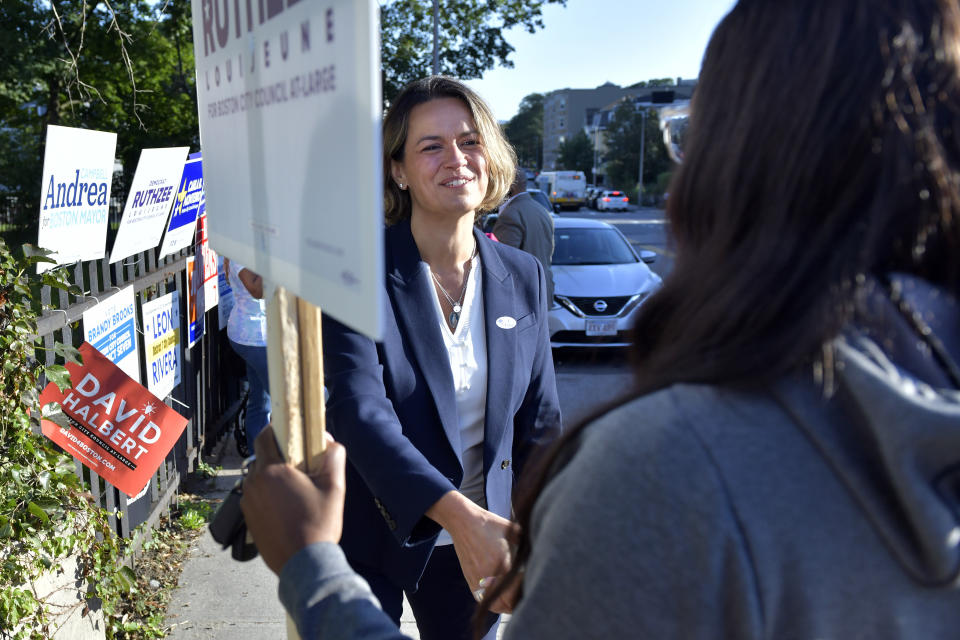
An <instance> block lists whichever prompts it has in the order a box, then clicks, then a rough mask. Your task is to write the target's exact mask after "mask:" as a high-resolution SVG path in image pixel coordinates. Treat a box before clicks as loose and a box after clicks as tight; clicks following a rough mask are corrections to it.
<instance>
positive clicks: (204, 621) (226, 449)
mask: <svg viewBox="0 0 960 640" xmlns="http://www.w3.org/2000/svg"><path fill="white" fill-rule="evenodd" d="M215 456H216V457H215V459H213V460H208V462H210V463H211V464H212V465H214V466H218V465H219V466H220V467H221V468H220V470H219V472H218V473H217V477H216V479H215V480H214V481H213V482H212V485H213V487H214V488H213V489H211V490H210V491H209V492H207V493H206V495H207V496H208V497H214V498H223V497H224V496H226V495H227V493H229V491H230V489H231V488H232V487H233V485H234V483H236V481H237V479H238V478H239V477H240V462H241V458H240V457H239V455H238V454H237V449H236V445H235V444H234V441H233V437H232V436H229V437H227V438H225V439H224V441H223V442H221V443H220V444H219V445H218V447H217V450H216V452H215ZM217 458H219V460H218V459H217ZM400 623H401V626H400V629H401V631H403V632H404V633H405V634H407V635H408V636H410V637H411V638H415V639H417V640H419V633H417V626H416V624H415V623H414V620H413V614H412V613H411V612H410V609H409V607H408V606H407V604H406V601H404V610H403V616H402V618H401V620H400ZM165 624H166V625H167V626H169V627H170V632H169V634H168V635H167V637H168V638H172V639H174V640H236V639H237V638H243V639H244V640H282V639H283V638H286V625H287V623H286V613H285V612H284V610H283V607H282V606H281V605H280V601H279V600H278V599H277V577H276V576H275V575H273V573H272V572H271V571H270V570H269V569H268V568H267V565H265V564H264V563H263V560H261V559H260V558H256V559H254V560H251V561H250V562H236V561H234V560H233V559H232V558H231V557H230V551H229V550H226V551H222V550H221V549H220V545H219V544H217V543H216V542H214V540H213V538H211V537H210V534H209V532H206V533H204V535H203V536H201V537H200V538H198V539H197V540H196V541H195V542H194V543H193V545H192V546H191V548H190V552H189V556H188V557H187V559H186V560H185V561H184V563H183V572H182V573H181V574H180V581H179V584H178V585H177V588H176V589H175V590H174V592H173V595H172V597H171V599H170V604H169V606H168V607H167V615H166V620H165ZM505 626H506V625H505V624H504V623H501V625H500V631H501V633H502V631H503V629H504V627H505Z"/></svg>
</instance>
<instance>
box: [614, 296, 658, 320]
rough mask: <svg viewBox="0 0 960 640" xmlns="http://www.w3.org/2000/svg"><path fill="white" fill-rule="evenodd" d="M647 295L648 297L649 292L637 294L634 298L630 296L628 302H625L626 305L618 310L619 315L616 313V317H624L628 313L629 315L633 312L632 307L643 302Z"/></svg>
mask: <svg viewBox="0 0 960 640" xmlns="http://www.w3.org/2000/svg"><path fill="white" fill-rule="evenodd" d="M649 295H650V292H649V291H648V292H645V293H638V294H636V295H634V296H631V298H630V299H629V300H627V303H626V304H625V305H623V308H622V309H620V313H618V314H617V315H618V316H625V315H627V314H628V313H630V312H631V311H633V309H634V307H636V306H638V305H639V304H640V303H641V302H643V301H644V300H646V299H647V296H649Z"/></svg>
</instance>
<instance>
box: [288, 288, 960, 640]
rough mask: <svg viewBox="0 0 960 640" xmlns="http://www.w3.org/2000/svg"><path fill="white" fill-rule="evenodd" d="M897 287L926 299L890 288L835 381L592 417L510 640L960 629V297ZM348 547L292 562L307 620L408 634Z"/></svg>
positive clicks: (313, 633) (549, 520)
mask: <svg viewBox="0 0 960 640" xmlns="http://www.w3.org/2000/svg"><path fill="white" fill-rule="evenodd" d="M896 287H897V291H898V292H900V293H902V295H903V298H904V299H906V300H909V301H910V307H911V309H912V310H913V311H915V312H916V315H915V316H913V315H912V314H907V315H904V314H902V313H899V312H898V311H897V310H896V309H895V308H894V306H893V305H892V304H891V303H890V301H889V300H888V299H887V298H886V296H877V297H876V300H872V301H871V304H870V305H868V308H869V309H870V314H869V317H867V318H865V319H864V321H863V322H862V323H860V324H859V325H858V327H857V328H856V329H853V330H850V331H848V332H846V333H845V334H844V335H843V336H842V337H840V338H838V339H837V341H836V343H835V346H836V353H837V356H838V360H837V365H836V367H835V369H834V372H835V379H834V380H832V381H829V380H828V381H826V382H823V381H821V383H815V382H814V380H813V378H814V376H813V373H812V372H810V371H798V372H796V373H795V374H794V375H791V376H788V377H786V378H784V379H781V380H779V381H776V382H774V383H772V384H771V385H770V386H769V387H768V388H767V389H766V390H763V391H756V390H754V391H750V392H745V391H736V390H731V389H727V388H723V387H717V386H698V385H675V386H672V387H669V388H667V389H664V390H662V391H659V392H657V393H653V394H649V395H646V396H644V397H641V398H638V399H636V400H633V401H631V402H629V403H627V404H624V405H622V406H620V407H618V408H617V409H615V410H613V411H611V412H610V413H608V414H606V415H605V416H604V417H602V418H600V419H599V420H597V421H596V422H595V423H594V424H592V425H590V426H589V427H588V428H587V429H586V431H585V432H584V435H583V437H582V440H581V443H580V447H579V449H578V450H577V452H576V454H575V455H574V456H573V458H572V459H571V461H570V462H569V463H568V464H567V465H566V466H565V467H564V468H563V469H562V470H561V471H560V472H559V473H558V474H557V475H556V477H555V478H554V479H553V480H552V481H551V482H550V483H549V484H548V486H547V487H546V489H545V490H544V492H543V493H542V494H541V496H540V498H539V500H538V501H537V504H536V507H535V510H534V515H533V525H532V531H531V534H532V548H533V554H532V556H531V558H530V561H529V563H528V566H527V568H526V572H525V577H524V597H523V599H522V601H521V602H520V605H519V606H518V608H517V609H516V610H515V612H514V615H513V616H512V619H511V620H510V622H509V623H508V624H507V627H506V633H505V638H524V639H526V638H543V639H547V638H549V639H551V640H554V639H565V638H570V639H573V638H578V639H579V638H649V639H657V640H661V639H665V638H683V639H696V638H736V639H753V638H758V639H759V638H764V639H773V638H776V639H783V640H792V639H797V640H800V639H803V640H820V639H837V640H841V639H842V640H852V639H857V638H863V639H871V640H875V639H887V638H889V639H894V638H897V639H919V638H923V639H926V638H958V637H960V588H958V587H960V392H958V391H957V386H956V384H957V383H956V382H955V381H954V380H953V379H951V377H950V375H949V373H948V372H949V371H950V369H951V367H953V368H954V369H955V368H956V363H957V362H958V361H960V308H958V306H957V303H956V300H954V299H952V298H951V297H950V296H948V295H946V294H944V293H943V292H942V291H938V290H937V289H935V288H932V287H930V286H929V285H927V284H925V283H923V282H921V281H918V280H914V279H910V278H899V279H897V285H896ZM908 319H913V320H918V321H919V323H914V322H912V321H908ZM913 324H919V326H920V327H921V332H924V333H927V334H928V337H927V338H926V339H924V338H922V337H921V335H920V333H918V332H917V331H916V329H915V327H914V326H912V325H913ZM881 344H882V345H883V349H881V348H880V347H879V346H878V345H881ZM931 344H933V345H934V348H931V346H930V345H931ZM944 356H946V357H947V361H944V359H943V358H944ZM951 362H952V364H951ZM954 373H956V372H954ZM831 387H832V389H831ZM337 551H338V550H337V548H336V547H335V546H334V545H314V546H313V547H308V548H307V549H305V550H304V551H302V552H301V553H300V554H299V555H298V556H296V557H295V558H294V559H293V560H292V561H291V562H290V563H288V565H287V567H286V568H285V569H284V572H283V574H282V575H281V588H280V592H281V599H282V600H283V601H284V603H285V605H286V606H287V609H288V610H289V611H290V612H291V613H292V614H293V616H294V619H295V620H296V621H297V622H298V625H300V629H301V634H302V635H303V636H304V638H393V637H401V636H400V635H399V632H398V631H397V630H396V628H395V627H393V625H392V624H391V623H390V621H389V620H388V619H387V618H386V616H383V615H382V614H381V613H380V612H379V611H378V610H377V608H376V604H375V600H374V599H372V596H370V595H369V589H367V588H366V585H365V584H363V581H362V580H361V579H359V578H357V577H356V576H355V575H354V574H352V572H350V571H349V568H348V567H347V566H346V564H345V563H344V562H343V560H342V557H340V556H338V555H337Z"/></svg>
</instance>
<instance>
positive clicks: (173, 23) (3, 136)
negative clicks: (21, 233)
mask: <svg viewBox="0 0 960 640" xmlns="http://www.w3.org/2000/svg"><path fill="white" fill-rule="evenodd" d="M193 69H194V59H193V35H192V28H191V21H190V3H188V2H160V1H158V0H154V1H147V0H130V1H127V2H115V3H100V2H96V3H91V2H89V1H88V0H59V1H58V2H54V3H50V2H47V1H46V0H18V1H17V2H0V121H2V122H3V123H4V124H5V125H6V126H5V127H3V128H2V129H0V175H2V176H3V186H4V187H5V188H6V189H7V191H8V193H7V195H8V196H10V195H12V196H15V197H16V198H17V200H18V205H19V208H20V210H21V215H22V216H23V218H24V219H25V220H28V221H30V222H32V223H33V224H35V222H36V211H37V207H38V204H39V197H40V189H39V188H38V187H39V186H40V185H39V182H40V175H41V170H42V167H43V139H44V132H45V130H46V125H48V124H59V125H63V126H73V127H84V128H88V129H99V130H103V131H114V132H116V133H117V134H118V136H117V156H118V157H119V158H120V160H121V162H122V163H123V166H124V174H123V179H122V182H121V184H120V185H114V192H115V194H116V195H118V196H120V197H121V198H122V197H123V195H124V194H125V192H126V188H127V187H128V186H129V182H130V181H131V180H132V179H133V174H134V170H135V168H136V166H137V160H138V158H139V155H140V150H141V149H143V148H146V147H161V146H176V145H184V146H191V145H192V146H198V144H199V136H198V125H197V105H196V87H195V80H194V71H193ZM118 187H119V188H118Z"/></svg>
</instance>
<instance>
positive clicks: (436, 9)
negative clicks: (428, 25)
mask: <svg viewBox="0 0 960 640" xmlns="http://www.w3.org/2000/svg"><path fill="white" fill-rule="evenodd" d="M439 40H440V0H433V75H438V74H439V73H440V49H439Z"/></svg>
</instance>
